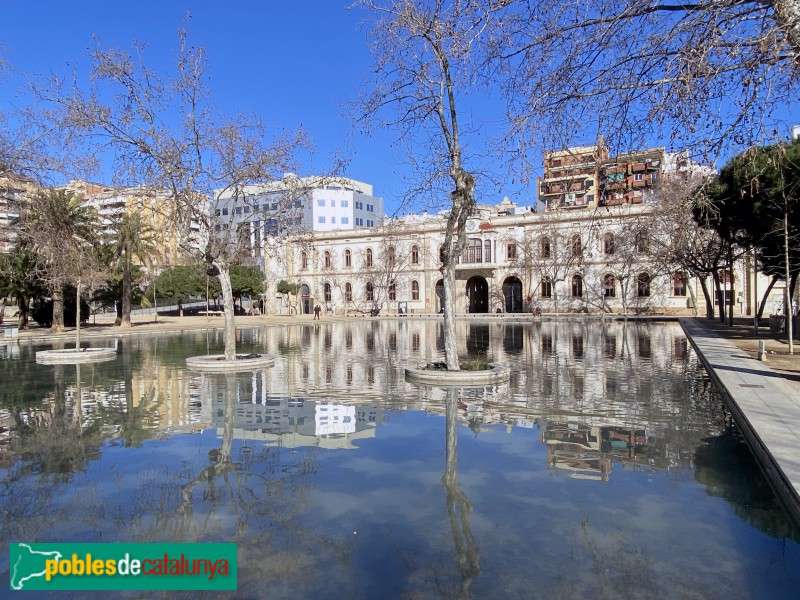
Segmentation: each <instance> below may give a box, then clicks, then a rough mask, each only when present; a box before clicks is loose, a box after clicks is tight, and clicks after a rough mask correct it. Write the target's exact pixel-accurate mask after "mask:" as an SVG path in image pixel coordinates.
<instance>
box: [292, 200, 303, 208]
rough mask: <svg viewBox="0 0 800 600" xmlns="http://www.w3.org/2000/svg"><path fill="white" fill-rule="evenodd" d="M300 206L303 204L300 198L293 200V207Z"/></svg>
mask: <svg viewBox="0 0 800 600" xmlns="http://www.w3.org/2000/svg"><path fill="white" fill-rule="evenodd" d="M301 206H303V203H302V202H301V201H300V200H295V201H294V207H295V208H300V207H301Z"/></svg>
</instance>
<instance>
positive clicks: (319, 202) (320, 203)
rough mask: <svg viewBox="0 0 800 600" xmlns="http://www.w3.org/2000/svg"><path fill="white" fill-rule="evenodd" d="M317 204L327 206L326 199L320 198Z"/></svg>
mask: <svg viewBox="0 0 800 600" xmlns="http://www.w3.org/2000/svg"><path fill="white" fill-rule="evenodd" d="M317 206H325V199H324V198H320V199H318V200H317Z"/></svg>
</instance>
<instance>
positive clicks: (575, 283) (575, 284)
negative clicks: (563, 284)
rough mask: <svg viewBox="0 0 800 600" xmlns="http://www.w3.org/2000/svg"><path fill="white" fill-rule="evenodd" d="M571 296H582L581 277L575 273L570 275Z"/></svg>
mask: <svg viewBox="0 0 800 600" xmlns="http://www.w3.org/2000/svg"><path fill="white" fill-rule="evenodd" d="M571 292H572V297H573V298H582V297H583V277H581V276H580V275H578V274H577V273H576V274H575V275H573V276H572V289H571Z"/></svg>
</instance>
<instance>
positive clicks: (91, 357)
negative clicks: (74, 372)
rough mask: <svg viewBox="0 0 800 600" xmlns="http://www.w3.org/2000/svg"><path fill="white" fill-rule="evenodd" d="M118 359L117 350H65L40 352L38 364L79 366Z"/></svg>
mask: <svg viewBox="0 0 800 600" xmlns="http://www.w3.org/2000/svg"><path fill="white" fill-rule="evenodd" d="M116 357H117V349H116V348H81V349H80V350H76V349H75V348H65V349H63V350H40V351H39V352H37V353H36V362H37V363H39V364H42V365H77V364H86V363H98V362H105V361H108V360H113V359H115V358H116Z"/></svg>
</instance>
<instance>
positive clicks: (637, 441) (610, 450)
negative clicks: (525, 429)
mask: <svg viewBox="0 0 800 600" xmlns="http://www.w3.org/2000/svg"><path fill="white" fill-rule="evenodd" d="M539 426H540V434H541V441H542V443H543V444H546V445H547V466H548V468H555V469H563V470H565V471H567V472H569V476H570V477H573V478H576V479H594V480H598V481H608V478H609V475H610V474H611V471H612V465H613V463H614V462H619V463H622V465H623V467H624V468H634V469H641V468H647V469H666V468H668V467H669V466H670V462H669V460H668V459H667V458H665V457H664V454H663V448H661V447H660V444H659V443H658V441H657V440H655V439H654V438H653V437H652V436H651V435H650V434H649V433H648V432H647V431H646V430H645V429H639V428H628V427H624V426H620V425H587V424H584V423H577V422H547V421H541V422H540V424H539Z"/></svg>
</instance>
